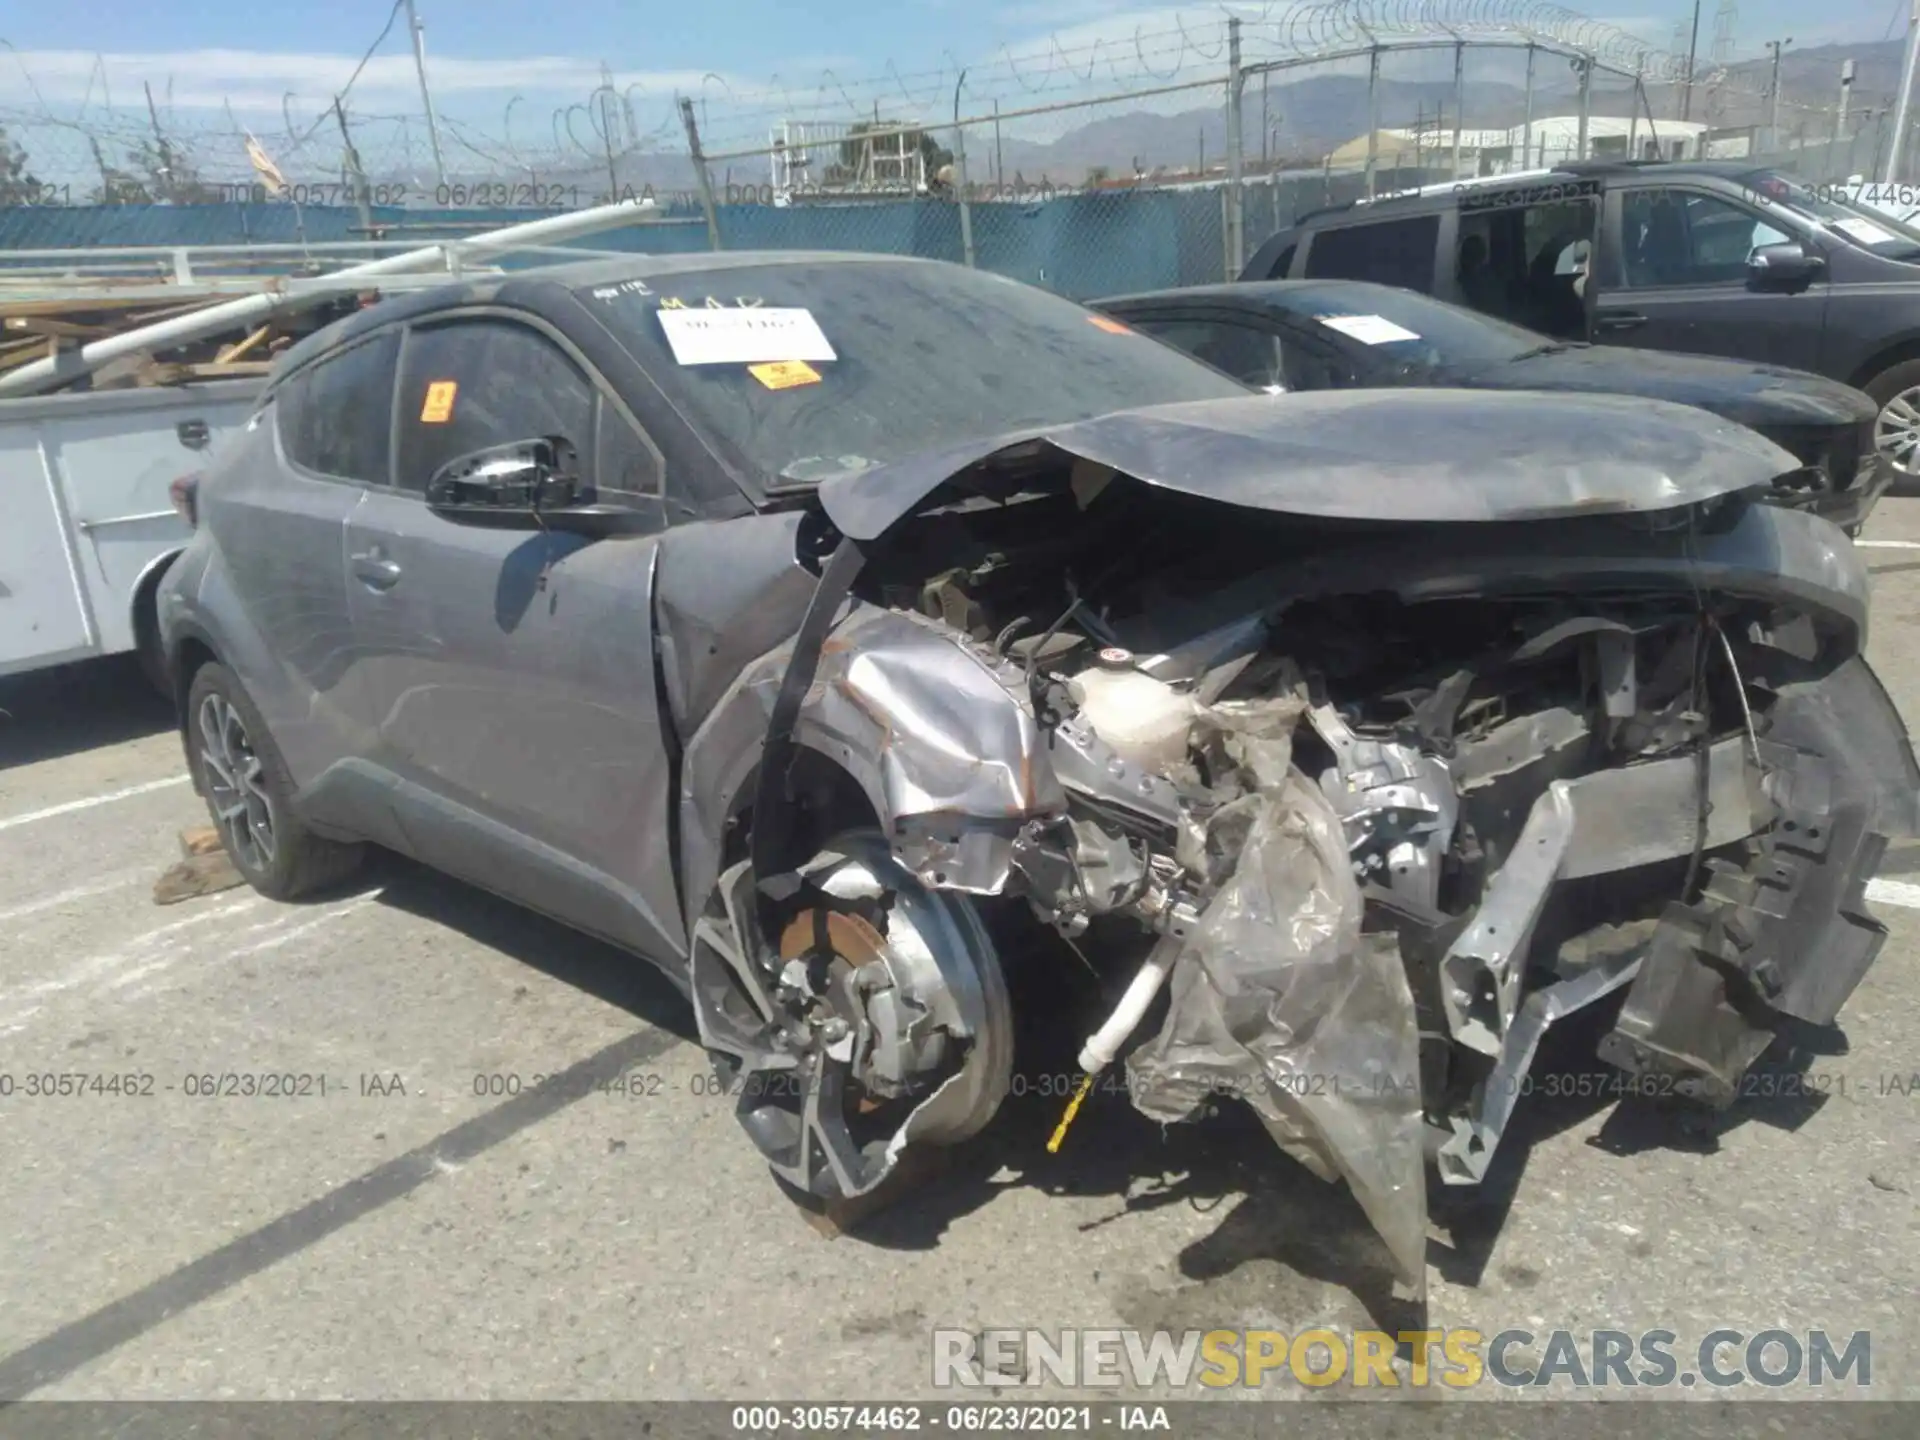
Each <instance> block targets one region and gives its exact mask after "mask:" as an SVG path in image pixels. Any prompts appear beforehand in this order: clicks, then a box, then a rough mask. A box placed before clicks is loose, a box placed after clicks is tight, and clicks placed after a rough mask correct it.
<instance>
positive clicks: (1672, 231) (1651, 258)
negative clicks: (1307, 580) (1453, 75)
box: [1240, 161, 1920, 488]
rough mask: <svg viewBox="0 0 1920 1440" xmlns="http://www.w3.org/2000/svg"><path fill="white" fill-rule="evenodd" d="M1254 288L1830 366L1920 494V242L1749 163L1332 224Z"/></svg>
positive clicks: (1372, 208)
mask: <svg viewBox="0 0 1920 1440" xmlns="http://www.w3.org/2000/svg"><path fill="white" fill-rule="evenodd" d="M1240 278H1241V279H1242V280H1279V279H1299V278H1306V279H1341V280H1373V281H1378V282H1381V283H1383V284H1388V285H1398V286H1404V287H1406V288H1407V289H1411V290H1418V291H1421V292H1423V293H1425V294H1429V295H1435V296H1438V297H1440V298H1441V299H1444V300H1451V301H1454V302H1456V303H1458V304H1462V305H1466V306H1469V307H1471V308H1473V309H1475V310H1479V311H1481V312H1482V313H1484V314H1488V315H1494V316H1498V317H1499V318H1501V319H1505V320H1511V321H1513V322H1515V323H1517V324H1520V325H1524V326H1527V327H1528V328H1530V329H1533V330H1538V331H1541V332H1543V333H1544V334H1547V335H1550V336H1554V337H1557V338H1561V339H1567V340H1593V341H1595V342H1597V343H1600V344H1607V345H1628V346H1636V347H1641V348H1645V349H1653V350H1678V351H1691V352H1694V353H1696V354H1705V355H1729V356H1734V357H1737V358H1739V359H1743V360H1758V361H1765V362H1770V363H1772V364H1775V365H1786V366H1792V367H1794V368H1796V369H1801V370H1811V371H1813V372H1815V373H1816V374H1820V375H1826V376H1829V377H1831V378H1832V379H1835V380H1841V381H1844V382H1846V383H1847V384H1849V385H1853V386H1856V387H1858V388H1859V389H1862V390H1865V391H1866V392H1867V393H1868V394H1869V395H1871V396H1872V397H1873V399H1874V400H1875V402H1876V403H1877V404H1878V405H1879V406H1880V414H1879V419H1878V420H1877V422H1876V424H1875V442H1876V443H1877V444H1878V445H1879V447H1880V449H1881V450H1882V452H1883V453H1884V454H1885V455H1886V457H1887V459H1888V462H1889V463H1890V465H1891V466H1892V467H1893V469H1894V471H1895V473H1896V474H1897V476H1898V477H1899V478H1900V479H1901V480H1902V481H1903V482H1904V484H1903V487H1902V488H1912V487H1913V485H1914V483H1915V482H1917V481H1920V229H1915V228H1913V227H1911V226H1908V225H1906V224H1903V223H1901V222H1900V221H1897V220H1894V219H1893V218H1891V217H1890V216H1887V215H1884V214H1882V213H1880V212H1879V211H1876V210H1869V209H1866V208H1863V207H1862V206H1860V205H1857V204H1855V203H1853V202H1852V201H1851V200H1850V199H1849V198H1848V195H1847V193H1846V192H1845V190H1844V189H1843V188H1842V187H1838V186H1833V187H1820V186H1809V185H1806V184H1804V183H1802V182H1801V181H1798V180H1795V179H1792V178H1790V177H1788V176H1785V175H1781V174H1779V173H1778V172H1776V171H1772V170H1762V169H1755V168H1753V166H1752V165H1751V164H1750V163H1746V162H1740V161H1718V162H1716V161H1700V162H1696V163H1684V162H1681V163H1673V162H1632V161H1627V162H1614V163H1601V162H1594V163H1582V164H1572V165H1562V166H1558V167H1556V168H1554V169H1551V170H1540V171H1533V172H1529V173H1526V174H1517V175H1499V176H1489V177H1486V178H1483V179H1478V180H1467V181H1462V182H1460V183H1458V184H1453V185H1439V186H1431V187H1428V188H1426V189H1423V190H1418V191H1412V192H1408V193H1405V194H1398V195H1388V196H1382V197H1379V198H1376V199H1373V200H1358V201H1355V202H1353V203H1352V204H1349V205H1344V206H1339V207H1336V208H1333V209H1329V210H1321V211H1316V212H1314V213H1312V214H1310V215H1307V216H1305V217H1303V218H1302V219H1301V220H1300V221H1299V222H1298V223H1297V224H1296V225H1294V226H1293V227H1292V228H1291V229H1289V230H1284V231H1282V232H1281V233H1279V234H1278V235H1275V236H1273V237H1272V238H1271V239H1269V240H1268V241H1267V242H1266V243H1265V244H1264V245H1262V246H1261V247H1260V249H1259V250H1258V251H1257V252H1256V253H1255V255H1254V257H1253V259H1252V261H1251V262H1249V264H1248V265H1247V268H1246V270H1245V271H1244V272H1243V273H1242V274H1241V277H1240Z"/></svg>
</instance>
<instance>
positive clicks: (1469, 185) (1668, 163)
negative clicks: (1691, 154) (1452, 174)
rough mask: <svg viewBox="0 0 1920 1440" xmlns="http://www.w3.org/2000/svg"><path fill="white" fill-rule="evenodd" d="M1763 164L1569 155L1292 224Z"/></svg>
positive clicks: (1737, 171) (1720, 173)
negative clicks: (1526, 190) (1561, 183)
mask: <svg viewBox="0 0 1920 1440" xmlns="http://www.w3.org/2000/svg"><path fill="white" fill-rule="evenodd" d="M1764 168H1765V167H1764V166H1762V165H1759V164H1757V163H1756V162H1755V161H1753V160H1570V161H1565V162H1563V163H1561V164H1558V165H1551V166H1548V167H1547V168H1546V169H1543V170H1515V171H1510V172H1509V173H1507V174H1504V175H1476V176H1473V177H1472V178H1470V179H1466V180H1446V181H1442V182H1441V183H1440V184H1438V185H1426V186H1422V187H1421V188H1420V189H1417V190H1405V191H1398V192H1394V193H1391V194H1386V195H1376V196H1374V197H1372V198H1371V199H1369V198H1367V197H1366V196H1361V197H1360V198H1359V199H1357V200H1348V201H1344V202H1343V203H1341V204H1339V205H1326V206H1322V207H1321V208H1320V209H1318V210H1309V211H1308V212H1307V213H1306V214H1304V215H1302V216H1300V218H1299V219H1297V220H1295V221H1294V222H1293V226H1292V227H1289V228H1297V227H1300V226H1311V225H1312V224H1314V223H1315V222H1316V221H1321V220H1324V219H1326V218H1327V217H1329V216H1333V215H1343V216H1344V215H1352V214H1353V213H1355V212H1356V211H1359V212H1366V211H1372V210H1376V209H1383V210H1389V211H1391V210H1399V209H1407V210H1412V209H1418V208H1420V207H1422V206H1428V205H1432V204H1433V203H1434V202H1435V201H1438V200H1448V199H1451V198H1452V197H1454V196H1455V195H1460V194H1472V193H1476V192H1480V191H1488V190H1499V189H1501V188H1503V187H1505V186H1509V185H1512V186H1516V187H1518V186H1523V185H1526V184H1528V183H1529V182H1533V181H1539V180H1547V179H1557V178H1562V177H1564V178H1565V179H1568V180H1602V179H1607V178H1609V177H1613V178H1622V177H1627V176H1634V177H1646V176H1671V177H1673V178H1675V179H1684V178H1686V177H1688V176H1699V177H1703V178H1706V179H1715V180H1737V179H1740V178H1741V177H1743V176H1746V175H1751V174H1752V173H1753V172H1754V171H1755V170H1758V169H1764Z"/></svg>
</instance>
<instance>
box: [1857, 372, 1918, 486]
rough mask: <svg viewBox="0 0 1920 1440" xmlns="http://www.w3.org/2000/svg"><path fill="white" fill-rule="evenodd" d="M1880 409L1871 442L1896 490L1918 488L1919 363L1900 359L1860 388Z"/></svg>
mask: <svg viewBox="0 0 1920 1440" xmlns="http://www.w3.org/2000/svg"><path fill="white" fill-rule="evenodd" d="M1860 388H1861V389H1862V390H1864V391H1866V392H1867V394H1869V395H1871V396H1872V397H1873V399H1874V401H1875V403H1876V404H1878V405H1879V407H1880V415H1879V418H1878V419H1876V420H1875V421H1874V422H1873V443H1874V446H1875V447H1876V448H1877V449H1878V450H1879V451H1880V453H1881V455H1883V456H1884V457H1885V458H1886V461H1887V464H1888V465H1889V466H1891V467H1892V469H1893V474H1894V486H1895V488H1896V489H1897V490H1904V491H1911V490H1913V489H1914V488H1915V487H1916V486H1920V360H1902V361H1901V362H1900V363H1899V364H1897V365H1889V366H1888V367H1887V368H1886V369H1885V370H1883V371H1881V372H1880V373H1879V374H1878V375H1875V376H1874V377H1873V378H1872V379H1870V380H1868V381H1867V382H1866V384H1864V385H1862V386H1861V387H1860Z"/></svg>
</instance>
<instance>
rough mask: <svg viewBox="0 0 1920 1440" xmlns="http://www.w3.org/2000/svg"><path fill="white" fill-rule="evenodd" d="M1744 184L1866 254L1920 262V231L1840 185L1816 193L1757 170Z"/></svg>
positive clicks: (1821, 188) (1755, 193) (1775, 173)
mask: <svg viewBox="0 0 1920 1440" xmlns="http://www.w3.org/2000/svg"><path fill="white" fill-rule="evenodd" d="M1741 183H1742V184H1743V185H1745V186H1746V187H1747V189H1748V190H1749V191H1750V192H1751V193H1752V194H1753V195H1754V196H1756V197H1757V198H1759V199H1762V200H1767V201H1771V202H1772V203H1773V204H1775V205H1778V206H1780V207H1781V208H1782V209H1785V210H1790V211H1792V212H1793V213H1794V214H1796V215H1799V216H1801V217H1803V218H1804V219H1808V220H1813V221H1816V222H1818V223H1819V224H1821V225H1824V226H1826V227H1827V228H1828V229H1829V230H1832V231H1835V232H1836V233H1838V234H1839V235H1841V236H1843V237H1844V238H1846V239H1847V240H1850V241H1852V242H1853V243H1854V244H1855V245H1858V246H1859V247H1860V248H1861V249H1863V250H1871V251H1872V252H1873V253H1874V254H1876V255H1884V256H1886V257H1887V258H1888V259H1890V260H1914V259H1920V229H1915V228H1914V227H1913V226H1911V225H1908V224H1906V223H1904V222H1903V221H1900V220H1896V219H1895V218H1894V217H1893V216H1891V215H1889V214H1887V212H1886V211H1884V210H1877V209H1874V208H1873V207H1872V206H1869V205H1863V204H1861V203H1859V202H1858V201H1857V200H1855V199H1853V198H1852V197H1851V196H1849V195H1848V194H1847V192H1846V191H1845V190H1844V189H1842V188H1841V187H1839V186H1837V185H1824V186H1821V187H1820V188H1819V189H1818V190H1815V189H1813V188H1811V187H1809V186H1806V185H1803V184H1801V183H1800V182H1799V181H1798V180H1793V179H1790V178H1788V177H1787V176H1785V175H1782V174H1780V173H1779V172H1778V171H1775V170H1755V171H1753V172H1752V173H1751V174H1748V175H1746V176H1743V177H1742V180H1741Z"/></svg>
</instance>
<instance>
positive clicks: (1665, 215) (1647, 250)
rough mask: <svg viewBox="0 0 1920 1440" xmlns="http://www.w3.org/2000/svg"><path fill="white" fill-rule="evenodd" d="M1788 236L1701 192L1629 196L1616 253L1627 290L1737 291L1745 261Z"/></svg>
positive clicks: (1752, 213)
mask: <svg viewBox="0 0 1920 1440" xmlns="http://www.w3.org/2000/svg"><path fill="white" fill-rule="evenodd" d="M1788 238H1789V237H1788V236H1787V234H1786V233H1785V232H1784V231H1782V230H1778V229H1776V228H1775V227H1774V226H1772V225H1770V224H1768V223H1767V222H1766V221H1765V220H1764V219H1762V218H1761V216H1760V214H1759V213H1758V212H1757V211H1755V210H1751V209H1749V208H1748V207H1746V206H1744V205H1736V204H1734V203H1733V202H1732V201H1730V200H1723V199H1721V198H1720V197H1719V196H1717V195H1709V194H1706V193H1704V192H1701V191H1689V190H1670V189H1665V188H1662V189H1645V190H1629V191H1628V192H1627V193H1626V195H1625V196H1624V197H1623V202H1622V205H1621V211H1620V247H1621V250H1622V252H1623V258H1624V259H1625V261H1626V272H1627V284H1628V285H1629V286H1631V287H1633V288H1635V289H1642V288H1659V287H1662V286H1671V285H1737V284H1742V283H1744V282H1745V280H1746V278H1747V257H1748V256H1749V255H1751V254H1752V253H1753V252H1754V250H1755V249H1756V248H1758V247H1759V246H1762V245H1777V244H1779V243H1780V242H1781V241H1783V240H1786V239H1788Z"/></svg>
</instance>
